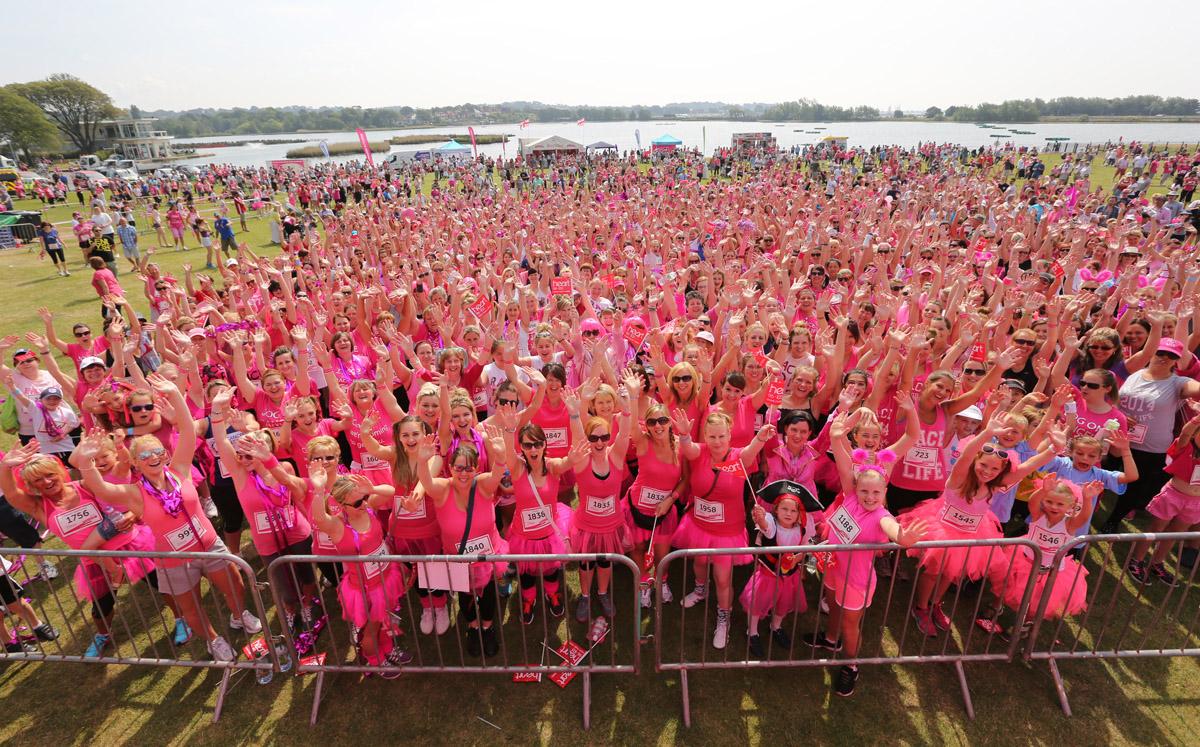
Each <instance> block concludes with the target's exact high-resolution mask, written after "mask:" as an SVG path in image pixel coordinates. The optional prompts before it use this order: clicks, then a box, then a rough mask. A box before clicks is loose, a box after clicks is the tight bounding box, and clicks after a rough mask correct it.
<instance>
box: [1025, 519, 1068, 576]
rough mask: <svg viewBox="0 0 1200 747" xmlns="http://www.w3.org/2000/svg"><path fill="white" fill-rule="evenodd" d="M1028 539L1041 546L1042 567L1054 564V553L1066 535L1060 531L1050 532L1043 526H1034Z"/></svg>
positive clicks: (1065, 538) (1064, 540) (1061, 544)
mask: <svg viewBox="0 0 1200 747" xmlns="http://www.w3.org/2000/svg"><path fill="white" fill-rule="evenodd" d="M1030 539H1032V540H1033V543H1034V544H1035V545H1037V546H1038V547H1040V548H1042V567H1043V568H1049V567H1050V566H1051V565H1053V564H1054V554H1055V553H1056V552H1058V548H1060V547H1062V546H1063V543H1064V542H1066V540H1067V535H1065V534H1063V533H1062V532H1051V531H1050V530H1048V529H1046V528H1044V527H1039V526H1035V527H1034V528H1033V536H1032V537H1030Z"/></svg>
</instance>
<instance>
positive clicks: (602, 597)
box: [596, 594, 617, 620]
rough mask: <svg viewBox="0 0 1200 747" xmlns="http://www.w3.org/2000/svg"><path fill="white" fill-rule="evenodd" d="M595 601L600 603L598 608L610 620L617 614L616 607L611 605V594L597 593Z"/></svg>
mask: <svg viewBox="0 0 1200 747" xmlns="http://www.w3.org/2000/svg"><path fill="white" fill-rule="evenodd" d="M596 601H597V602H599V603H600V609H601V610H602V611H603V612H604V615H605V616H606V617H607V618H608V619H610V620H611V619H612V618H613V617H614V616H615V615H616V614H617V608H616V607H615V606H614V605H613V600H612V596H611V595H609V594H597V595H596Z"/></svg>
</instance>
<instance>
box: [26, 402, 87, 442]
mask: <svg viewBox="0 0 1200 747" xmlns="http://www.w3.org/2000/svg"><path fill="white" fill-rule="evenodd" d="M45 416H49V417H48V418H47V417H45ZM45 416H44V415H43V413H42V409H41V408H40V407H37V406H36V405H35V406H34V408H33V426H34V435H35V436H36V437H37V441H38V452H39V453H41V454H63V453H66V452H70V451H73V450H74V449H75V442H74V441H72V440H71V431H73V430H75V429H76V428H78V427H79V415H77V414H76V413H75V411H74V410H73V409H71V406H70V405H68V404H67V403H66V402H61V403H59V405H58V407H56V408H55V409H54V410H46V412H45ZM47 420H49V421H52V422H53V423H54V425H55V426H57V428H58V433H59V436H58V438H52V437H51V436H50V434H49V433H47V430H48V429H47V427H46V422H47Z"/></svg>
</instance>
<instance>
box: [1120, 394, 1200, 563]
mask: <svg viewBox="0 0 1200 747" xmlns="http://www.w3.org/2000/svg"><path fill="white" fill-rule="evenodd" d="M1167 456H1168V457H1170V459H1171V461H1170V463H1169V464H1168V465H1167V466H1166V469H1165V471H1166V473H1167V474H1168V475H1170V476H1171V480H1170V482H1168V483H1167V484H1166V485H1164V486H1163V489H1162V490H1161V491H1159V493H1158V495H1156V496H1154V498H1153V499H1152V500H1151V501H1150V504H1149V505H1148V506H1146V513H1148V514H1150V515H1151V516H1153V517H1154V519H1153V520H1152V521H1151V522H1150V526H1149V528H1148V529H1147V530H1146V531H1147V532H1163V531H1167V532H1186V531H1187V530H1188V528H1189V527H1191V526H1193V525H1195V524H1200V415H1197V416H1196V417H1194V418H1192V419H1191V420H1189V421H1188V422H1187V423H1185V424H1184V426H1183V429H1182V430H1181V431H1180V432H1179V438H1177V439H1175V443H1173V444H1171V448H1170V449H1168V450H1167ZM1135 479H1136V477H1135ZM1122 487H1124V486H1122ZM1151 544H1154V554H1153V555H1152V556H1151V558H1150V564H1149V566H1147V564H1146V561H1145V560H1144V558H1145V557H1146V552H1147V551H1148V550H1149V549H1150V546H1151ZM1174 545H1175V543H1174V542H1158V543H1151V542H1150V541H1148V540H1143V541H1140V542H1138V543H1137V544H1135V545H1134V546H1133V553H1132V555H1131V557H1130V561H1129V575H1130V576H1132V577H1133V578H1135V579H1137V581H1138V583H1142V584H1146V583H1149V582H1150V578H1151V576H1153V577H1154V578H1157V579H1158V580H1160V581H1162V582H1163V583H1164V584H1166V585H1167V586H1174V585H1175V574H1173V573H1171V572H1170V571H1168V570H1167V569H1166V566H1165V565H1164V561H1165V560H1166V559H1167V555H1169V554H1170V553H1171V548H1172V547H1173V546H1174Z"/></svg>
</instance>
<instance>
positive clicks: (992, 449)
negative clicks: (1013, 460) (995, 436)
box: [979, 444, 1008, 459]
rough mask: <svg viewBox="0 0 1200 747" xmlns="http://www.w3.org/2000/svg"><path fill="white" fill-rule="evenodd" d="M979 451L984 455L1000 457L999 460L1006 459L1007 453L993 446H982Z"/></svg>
mask: <svg viewBox="0 0 1200 747" xmlns="http://www.w3.org/2000/svg"><path fill="white" fill-rule="evenodd" d="M979 451H980V452H981V453H984V454H995V455H996V456H998V457H1000V458H1001V459H1008V452H1007V451H1005V450H1004V449H999V448H996V447H995V446H992V445H991V444H984V445H983V446H981V447H979Z"/></svg>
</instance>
